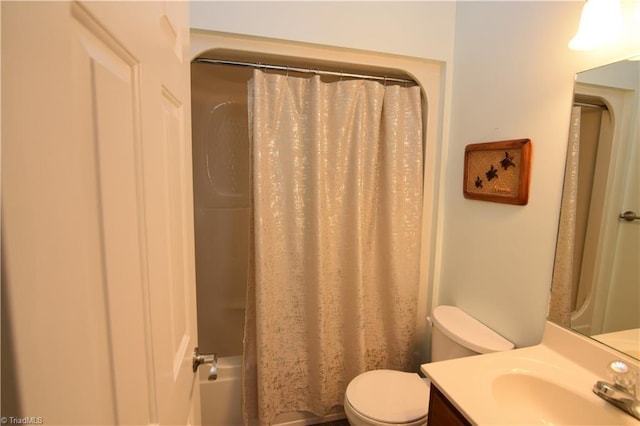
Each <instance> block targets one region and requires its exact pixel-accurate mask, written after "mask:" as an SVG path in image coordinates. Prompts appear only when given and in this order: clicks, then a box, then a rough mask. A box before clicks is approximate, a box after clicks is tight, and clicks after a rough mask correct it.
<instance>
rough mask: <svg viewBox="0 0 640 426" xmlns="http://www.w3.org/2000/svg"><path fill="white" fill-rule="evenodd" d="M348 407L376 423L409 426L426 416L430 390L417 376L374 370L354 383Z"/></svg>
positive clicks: (352, 382) (400, 372)
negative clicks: (405, 424)
mask: <svg viewBox="0 0 640 426" xmlns="http://www.w3.org/2000/svg"><path fill="white" fill-rule="evenodd" d="M346 397H347V400H348V401H349V404H351V406H352V407H353V408H354V409H355V410H357V411H358V412H360V413H361V414H363V415H364V416H366V417H369V418H371V419H373V420H376V421H379V422H383V423H408V422H412V421H415V420H418V419H420V418H422V417H426V416H427V411H428V409H429V386H428V385H427V384H426V382H425V381H424V380H422V379H421V378H420V376H418V375H417V374H415V373H405V372H403V371H394V370H372V371H367V372H366V373H363V374H360V375H359V376H358V377H356V378H355V379H353V380H352V381H351V383H349V386H347V392H346Z"/></svg>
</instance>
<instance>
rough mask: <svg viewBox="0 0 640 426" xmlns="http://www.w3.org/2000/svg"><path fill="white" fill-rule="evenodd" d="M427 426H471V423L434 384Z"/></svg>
mask: <svg viewBox="0 0 640 426" xmlns="http://www.w3.org/2000/svg"><path fill="white" fill-rule="evenodd" d="M427 426H471V423H469V421H468V420H467V419H466V418H465V417H464V416H463V415H462V413H460V411H458V409H457V408H456V407H454V405H453V404H452V403H451V402H450V401H449V400H448V399H447V397H446V396H444V395H443V394H442V392H440V391H439V390H438V388H437V387H435V386H434V385H433V383H432V384H431V396H430V397H429V415H428V416H427Z"/></svg>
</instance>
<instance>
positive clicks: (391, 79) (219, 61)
mask: <svg viewBox="0 0 640 426" xmlns="http://www.w3.org/2000/svg"><path fill="white" fill-rule="evenodd" d="M193 62H199V63H206V64H218V65H235V66H241V67H253V68H264V69H270V70H278V71H293V72H301V73H306V74H320V75H332V76H336V77H349V78H362V79H366V80H378V81H385V82H386V81H388V82H390V83H409V84H418V83H416V81H415V80H409V79H404V78H395V77H381V76H379V75H367V74H356V73H348V72H341V71H328V70H320V69H312V68H299V67H290V66H286V65H269V64H262V63H259V62H241V61H228V60H225V59H209V58H196V59H194V60H193Z"/></svg>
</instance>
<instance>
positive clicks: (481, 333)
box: [344, 306, 513, 426]
mask: <svg viewBox="0 0 640 426" xmlns="http://www.w3.org/2000/svg"><path fill="white" fill-rule="evenodd" d="M432 320H433V326H434V327H433V333H432V337H431V361H432V362H434V361H443V360H447V359H454V358H462V357H465V356H470V355H477V354H484V353H489V352H499V351H507V350H510V349H513V343H511V342H509V341H508V340H506V339H504V338H503V337H502V336H500V335H498V334H497V333H496V332H494V331H493V330H491V329H489V328H488V327H486V326H485V325H483V324H482V323H480V322H479V321H477V320H476V319H474V318H473V317H471V316H470V315H468V314H467V313H465V312H463V311H462V310H461V309H459V308H457V307H455V306H438V307H436V308H435V309H434V310H433V314H432ZM428 407H429V381H428V379H424V378H421V377H420V376H419V375H418V374H416V373H406V372H403V371H394V370H372V371H367V372H366V373H362V374H360V375H359V376H357V377H356V378H354V379H353V380H352V381H351V382H350V383H349V385H348V386H347V391H346V394H345V397H344V411H345V414H346V415H347V420H348V421H349V424H351V426H398V425H404V426H419V425H426V424H427V411H428Z"/></svg>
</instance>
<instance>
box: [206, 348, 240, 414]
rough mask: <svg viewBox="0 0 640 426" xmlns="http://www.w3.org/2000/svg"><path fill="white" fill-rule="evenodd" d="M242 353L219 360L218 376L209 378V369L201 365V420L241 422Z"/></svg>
mask: <svg viewBox="0 0 640 426" xmlns="http://www.w3.org/2000/svg"><path fill="white" fill-rule="evenodd" d="M241 366H242V356H240V355H238V356H231V357H225V358H220V359H219V360H218V378H217V379H216V380H214V381H208V380H207V375H208V374H209V369H208V368H206V367H207V366H206V365H203V366H202V367H200V368H199V369H198V375H199V379H200V405H201V412H202V424H203V425H207V426H209V425H211V426H241V425H242V408H241V404H240V401H241V399H240V398H241V394H242V381H241V379H242V371H241V369H240V368H241Z"/></svg>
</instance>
